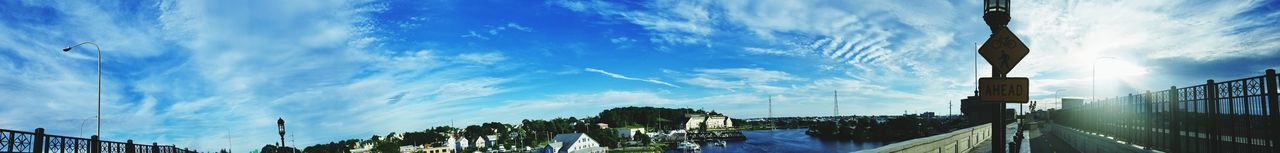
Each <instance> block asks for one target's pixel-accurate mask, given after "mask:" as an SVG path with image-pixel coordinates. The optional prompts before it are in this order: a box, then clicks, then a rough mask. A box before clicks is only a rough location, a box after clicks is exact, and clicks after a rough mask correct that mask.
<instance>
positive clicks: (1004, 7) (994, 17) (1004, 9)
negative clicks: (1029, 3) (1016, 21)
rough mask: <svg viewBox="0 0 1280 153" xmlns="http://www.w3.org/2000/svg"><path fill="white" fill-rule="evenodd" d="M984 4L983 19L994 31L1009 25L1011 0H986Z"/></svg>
mask: <svg viewBox="0 0 1280 153" xmlns="http://www.w3.org/2000/svg"><path fill="white" fill-rule="evenodd" d="M982 6H983V8H982V19H983V20H984V21H986V22H987V26H991V31H992V32H994V31H996V29H998V28H1004V27H1005V26H1006V25H1009V0H984V1H982Z"/></svg>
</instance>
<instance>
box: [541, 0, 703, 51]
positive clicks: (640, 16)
mask: <svg viewBox="0 0 1280 153" xmlns="http://www.w3.org/2000/svg"><path fill="white" fill-rule="evenodd" d="M549 3H550V4H551V5H556V6H560V7H564V8H568V9H569V10H573V11H577V12H584V13H596V14H598V15H600V16H603V17H606V18H618V19H623V20H626V21H628V22H631V23H633V24H637V25H641V26H642V27H644V28H645V29H647V30H649V31H650V32H651V35H652V37H651V38H650V41H651V42H662V43H668V44H705V45H710V40H708V39H707V38H706V37H707V36H710V35H712V33H713V32H714V30H715V28H713V27H711V26H712V24H713V21H714V20H712V15H711V13H710V12H709V10H708V9H709V8H706V7H705V2H700V1H673V0H666V1H658V2H653V3H647V4H645V5H644V7H645V8H646V9H653V10H667V11H658V12H646V11H630V10H624V9H622V7H620V6H615V5H614V4H611V3H607V2H603V1H594V0H593V1H553V2H549Z"/></svg>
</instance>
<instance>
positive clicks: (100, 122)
mask: <svg viewBox="0 0 1280 153" xmlns="http://www.w3.org/2000/svg"><path fill="white" fill-rule="evenodd" d="M84 44H90V45H93V48H94V49H98V115H97V117H98V125H97V126H98V127H97V131H96V132H94V134H93V135H97V136H102V47H101V46H98V44H97V43H93V42H92V41H86V42H82V43H79V44H76V45H72V46H71V47H67V48H62V52H71V48H75V47H80V45H84Z"/></svg>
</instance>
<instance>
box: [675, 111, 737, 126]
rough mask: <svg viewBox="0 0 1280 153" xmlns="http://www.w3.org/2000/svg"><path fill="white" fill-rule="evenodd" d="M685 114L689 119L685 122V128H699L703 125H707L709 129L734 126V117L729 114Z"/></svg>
mask: <svg viewBox="0 0 1280 153" xmlns="http://www.w3.org/2000/svg"><path fill="white" fill-rule="evenodd" d="M685 116H686V117H688V118H689V119H688V120H685V122H684V130H697V129H698V128H701V127H702V125H706V126H707V129H727V128H733V119H731V118H729V117H728V116H719V115H701V114H690V115H685Z"/></svg>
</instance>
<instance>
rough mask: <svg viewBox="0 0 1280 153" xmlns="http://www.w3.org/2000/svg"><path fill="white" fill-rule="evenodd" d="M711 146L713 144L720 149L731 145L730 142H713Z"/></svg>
mask: <svg viewBox="0 0 1280 153" xmlns="http://www.w3.org/2000/svg"><path fill="white" fill-rule="evenodd" d="M711 144H712V145H715V146H718V147H725V146H729V143H728V142H724V140H719V141H715V142H712V143H711Z"/></svg>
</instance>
